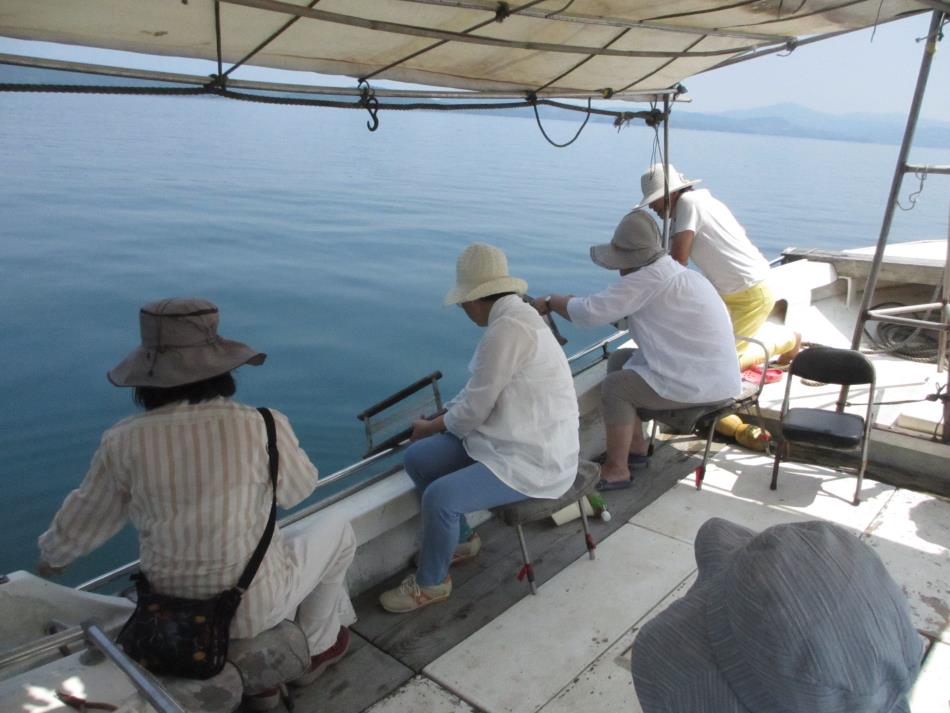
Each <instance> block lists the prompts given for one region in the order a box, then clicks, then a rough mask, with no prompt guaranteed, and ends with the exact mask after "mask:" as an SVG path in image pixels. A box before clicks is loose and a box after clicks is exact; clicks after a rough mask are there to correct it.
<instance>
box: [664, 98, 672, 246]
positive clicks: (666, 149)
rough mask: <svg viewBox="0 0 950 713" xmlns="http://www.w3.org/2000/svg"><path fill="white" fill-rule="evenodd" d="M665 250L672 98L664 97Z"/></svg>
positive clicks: (668, 197) (667, 241)
mask: <svg viewBox="0 0 950 713" xmlns="http://www.w3.org/2000/svg"><path fill="white" fill-rule="evenodd" d="M663 202H664V205H665V207H664V208H663V249H664V250H667V251H668V250H669V249H670V97H669V96H668V95H664V97H663Z"/></svg>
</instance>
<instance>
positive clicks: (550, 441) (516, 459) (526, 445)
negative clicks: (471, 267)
mask: <svg viewBox="0 0 950 713" xmlns="http://www.w3.org/2000/svg"><path fill="white" fill-rule="evenodd" d="M468 369H469V372H470V373H471V377H470V378H469V380H468V383H467V384H466V385H465V388H463V389H462V391H461V392H460V393H459V394H458V396H456V397H455V398H454V399H452V400H451V401H450V402H449V403H448V405H447V406H448V411H447V412H446V414H445V427H446V428H447V429H448V430H449V431H450V432H451V433H453V434H455V435H456V436H458V437H459V438H461V439H462V442H463V444H464V446H465V450H466V452H467V453H468V454H469V456H471V457H472V458H473V459H474V460H476V461H478V462H480V463H483V464H484V465H485V466H487V467H488V468H489V470H491V471H492V473H494V474H495V475H496V476H497V477H498V479H499V480H501V481H502V482H503V483H505V484H506V485H508V486H510V487H511V488H514V489H515V490H517V491H518V492H520V493H524V494H525V495H527V496H529V497H532V498H557V497H560V496H561V495H563V494H564V493H565V492H567V490H568V488H570V487H571V485H572V484H573V482H574V478H575V476H576V475H577V456H578V452H579V450H580V444H579V439H578V411H577V394H576V392H575V391H574V380H573V378H572V377H571V369H570V366H569V365H568V363H567V359H566V358H565V356H564V351H563V350H562V349H561V347H560V345H559V344H558V343H557V340H556V339H555V338H554V335H553V334H552V333H551V330H550V328H549V327H548V326H547V324H545V322H544V320H542V319H541V317H540V316H539V315H538V313H537V311H535V309H534V308H533V307H531V306H530V305H528V304H525V302H523V301H522V299H521V298H520V297H518V296H516V295H510V296H507V297H502V298H500V299H499V300H497V301H496V302H495V304H494V305H493V306H492V309H491V312H490V314H489V317H488V325H487V327H486V328H485V334H484V335H483V336H482V338H481V340H480V341H479V343H478V347H477V348H476V349H475V355H474V356H473V357H472V360H471V362H470V363H469V367H468Z"/></svg>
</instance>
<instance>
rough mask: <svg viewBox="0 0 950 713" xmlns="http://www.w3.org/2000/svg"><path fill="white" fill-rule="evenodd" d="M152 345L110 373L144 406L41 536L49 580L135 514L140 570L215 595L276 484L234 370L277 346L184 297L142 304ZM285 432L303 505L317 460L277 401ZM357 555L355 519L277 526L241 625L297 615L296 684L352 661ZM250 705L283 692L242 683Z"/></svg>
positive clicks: (245, 629)
mask: <svg viewBox="0 0 950 713" xmlns="http://www.w3.org/2000/svg"><path fill="white" fill-rule="evenodd" d="M139 323H140V328H141V335H142V344H141V346H139V347H138V348H136V349H134V350H133V351H132V352H130V353H129V354H128V355H127V356H126V357H125V359H123V360H122V361H121V362H120V363H119V364H118V365H116V366H115V367H114V368H113V369H112V370H110V371H109V373H108V379H109V381H110V382H111V383H112V384H114V385H115V386H120V387H134V389H135V392H134V397H133V398H134V401H135V403H136V404H138V405H139V406H141V407H142V408H143V409H144V412H143V413H139V414H136V415H134V416H130V417H129V418H126V419H124V420H122V421H120V422H119V423H117V424H115V425H114V426H112V427H111V428H110V429H109V430H107V431H106V432H105V434H104V435H103V436H102V441H101V443H100V445H99V448H98V450H97V451H96V454H95V456H93V459H92V465H91V466H90V467H89V471H88V473H87V474H86V477H85V479H84V480H83V482H82V484H81V485H80V486H79V487H78V488H77V489H76V490H74V491H72V492H71V493H70V494H69V495H68V496H67V498H66V500H65V502H63V504H62V506H61V507H60V509H59V512H57V513H56V516H55V517H54V518H53V522H52V524H51V525H50V527H49V529H48V530H47V531H46V532H45V533H43V535H42V536H40V538H39V547H40V562H39V564H38V566H37V571H38V572H39V574H41V575H43V576H49V575H52V574H57V573H59V572H61V571H62V570H63V569H64V568H65V567H66V566H67V565H69V564H70V563H71V562H72V561H73V560H75V559H76V558H77V557H80V556H82V555H84V554H86V553H88V552H90V551H91V550H93V549H95V548H96V547H98V546H99V545H101V544H102V543H103V542H105V541H106V540H107V539H109V538H110V537H112V536H113V535H115V534H116V533H117V532H118V531H119V530H121V529H122V527H123V525H125V523H126V522H127V521H131V522H132V524H133V525H134V526H135V529H136V530H137V531H138V539H139V558H140V561H141V562H140V567H141V570H142V572H143V574H145V576H146V577H147V578H148V581H149V583H150V584H151V586H152V587H153V588H154V590H155V591H156V592H158V593H159V594H165V595H170V596H175V597H184V598H188V599H204V598H207V597H211V596H214V595H216V594H218V593H219V592H221V591H223V590H225V589H229V588H231V587H233V586H235V584H236V583H237V581H238V579H239V577H240V575H241V572H242V571H243V569H244V567H245V565H246V564H247V562H248V560H249V559H250V558H251V554H252V553H253V552H254V550H255V548H256V547H257V544H258V542H259V541H260V538H261V534H262V533H263V532H264V528H265V525H266V523H267V521H268V517H269V515H270V509H271V503H272V501H273V497H274V488H273V486H272V485H271V479H270V474H269V471H268V452H267V432H266V428H265V424H264V419H263V418H262V417H261V414H260V413H259V412H258V411H257V409H255V408H253V407H251V406H246V405H244V404H241V403H238V402H237V401H235V400H232V399H231V398H230V397H231V396H232V395H233V394H234V393H235V390H236V386H235V382H234V378H233V377H232V375H231V372H232V371H233V370H234V369H237V368H238V367H240V366H242V365H244V364H251V365H252V366H257V365H259V364H262V363H263V362H264V359H265V358H266V357H267V355H266V354H264V353H261V352H257V351H256V350H254V349H252V348H251V347H249V346H248V345H247V344H243V343H241V342H236V341H232V340H230V339H224V338H223V337H221V336H219V335H218V308H217V307H216V306H215V305H214V304H212V303H211V302H209V301H208V300H203V299H198V298H190V297H188V298H173V299H166V300H160V301H158V302H153V303H150V304H147V305H145V306H144V307H142V309H141V310H140V311H139ZM271 413H272V415H273V417H274V425H275V428H276V435H277V443H276V445H277V452H278V464H279V465H278V472H277V492H276V496H277V504H278V505H279V506H281V507H284V508H288V507H291V506H293V505H296V504H297V503H299V502H301V501H302V500H303V499H304V498H306V497H307V496H308V495H310V493H312V492H313V489H314V487H316V484H317V469H316V467H315V466H314V465H313V463H312V462H311V461H310V458H308V457H307V454H306V453H305V452H304V451H303V449H302V448H301V447H300V444H299V443H298V441H297V437H296V435H295V434H294V431H293V429H292V428H291V426H290V422H289V421H288V420H287V417H286V416H285V415H284V414H282V413H280V412H279V411H276V410H273V409H271ZM355 552H356V538H355V536H354V534H353V529H352V528H351V527H350V523H349V522H346V521H340V520H337V519H334V518H331V517H326V518H321V519H318V520H316V521H315V522H314V523H312V524H310V523H304V522H300V523H296V524H295V525H292V526H291V527H289V528H286V529H276V530H275V531H274V534H273V536H272V537H271V541H270V545H269V547H268V548H267V551H266V553H265V554H264V558H263V560H262V561H261V564H260V567H259V569H258V570H257V573H256V574H255V575H254V578H253V580H251V584H250V586H249V587H248V589H247V591H246V592H244V595H243V597H242V598H241V604H240V606H239V607H238V609H237V612H236V613H235V615H234V618H233V619H232V621H231V629H230V635H231V637H232V638H249V637H253V636H256V635H257V634H259V633H261V632H263V631H265V630H267V629H270V628H271V627H274V626H276V625H277V624H279V623H280V622H281V621H282V620H284V619H292V620H295V621H296V622H297V624H298V625H299V626H300V628H301V629H302V630H303V632H304V635H305V636H306V637H307V642H308V645H309V647H310V652H311V654H312V656H311V661H310V668H309V670H308V671H307V672H305V673H304V674H303V676H301V677H300V678H298V679H295V680H294V681H291V683H292V684H295V685H306V684H308V683H311V682H312V681H313V680H315V679H316V678H317V677H318V676H319V675H320V674H321V673H322V672H323V670H324V669H325V668H326V667H327V666H329V665H331V664H333V663H335V662H336V661H338V660H339V659H341V658H343V656H344V654H345V653H346V651H347V649H348V647H349V642H350V632H349V629H348V628H347V627H348V626H349V625H350V624H352V623H353V622H355V621H356V614H355V612H354V611H353V607H352V605H351V603H350V598H349V594H348V593H347V590H346V570H347V568H348V567H349V565H350V562H352V560H353V555H354V553H355ZM244 695H245V697H246V706H247V707H249V708H251V709H252V710H268V709H270V708H275V707H276V706H278V705H279V704H280V690H279V689H278V688H267V689H264V690H260V691H247V690H246V691H244Z"/></svg>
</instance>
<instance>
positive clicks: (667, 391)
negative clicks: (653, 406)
mask: <svg viewBox="0 0 950 713" xmlns="http://www.w3.org/2000/svg"><path fill="white" fill-rule="evenodd" d="M567 312H568V314H569V315H570V317H571V321H572V322H575V323H576V324H578V325H580V326H582V327H596V326H601V325H604V324H610V323H611V322H617V321H619V320H621V319H624V318H626V320H627V328H628V329H629V330H630V336H631V337H633V340H634V341H635V342H636V343H637V346H638V347H639V349H637V351H636V352H634V354H633V356H632V357H630V359H628V360H627V363H626V364H624V368H625V369H633V370H634V371H636V372H637V373H638V374H639V375H640V376H641V377H643V380H644V381H646V382H647V383H648V384H649V385H650V387H651V388H652V389H653V390H654V391H656V393H658V394H659V395H660V396H663V397H664V398H667V399H670V400H671V401H679V402H681V403H688V404H703V403H713V402H716V401H724V400H725V399H729V398H733V397H735V396H738V395H739V391H740V389H741V386H742V385H741V383H740V381H739V361H738V359H737V357H736V346H735V338H734V337H733V335H732V322H731V321H730V319H729V313H728V312H727V311H726V306H725V304H724V303H723V301H722V299H721V298H720V297H719V295H718V294H717V293H716V290H715V288H714V287H713V286H712V285H711V284H710V283H709V280H707V279H706V278H705V277H703V276H702V275H700V274H699V273H698V272H694V271H693V270H687V269H686V268H685V267H683V266H682V265H680V264H679V263H678V262H676V261H675V260H674V259H673V258H671V257H670V256H669V255H664V256H663V257H661V258H660V259H659V260H657V261H656V262H654V263H652V264H650V265H647V266H646V267H643V268H640V269H639V270H637V271H636V272H632V273H630V274H628V275H625V276H623V277H621V278H620V279H619V280H618V281H617V282H615V283H613V284H612V285H610V286H609V287H608V288H607V289H606V290H603V291H602V292H598V293H597V294H595V295H591V296H589V297H573V298H571V299H570V300H568V303H567Z"/></svg>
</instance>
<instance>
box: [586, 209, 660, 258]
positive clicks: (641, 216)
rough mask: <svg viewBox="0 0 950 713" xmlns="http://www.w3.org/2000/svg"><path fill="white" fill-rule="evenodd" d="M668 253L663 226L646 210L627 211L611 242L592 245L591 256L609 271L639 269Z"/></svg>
mask: <svg viewBox="0 0 950 713" xmlns="http://www.w3.org/2000/svg"><path fill="white" fill-rule="evenodd" d="M664 254H665V251H664V250H663V246H662V245H661V243H660V229H659V228H658V227H657V225H656V222H655V221H654V220H653V218H651V217H650V216H649V215H647V214H646V213H645V212H644V211H642V210H635V211H631V212H630V213H627V214H626V215H625V216H624V217H623V218H622V219H621V221H620V223H618V224H617V227H616V228H615V229H614V235H613V237H612V238H611V239H610V242H609V243H603V244H602V245H592V246H591V249H590V259H591V260H593V261H594V264H596V265H600V266H601V267H605V268H607V269H608V270H630V269H633V270H636V269H639V268H641V267H646V266H647V265H649V264H651V263H653V262H656V261H657V260H658V259H659V258H661V257H662V256H663V255H664Z"/></svg>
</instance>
